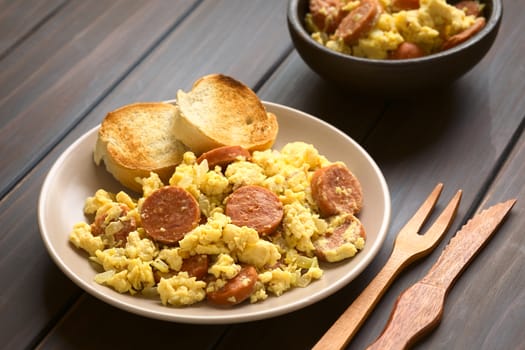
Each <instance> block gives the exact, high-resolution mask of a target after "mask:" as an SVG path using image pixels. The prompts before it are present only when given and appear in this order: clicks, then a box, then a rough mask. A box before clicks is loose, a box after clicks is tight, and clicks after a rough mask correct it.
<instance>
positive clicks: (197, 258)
mask: <svg viewBox="0 0 525 350" xmlns="http://www.w3.org/2000/svg"><path fill="white" fill-rule="evenodd" d="M208 265H209V259H208V255H206V254H200V255H194V256H191V257H189V258H186V259H184V260H183V261H182V266H181V268H180V270H181V271H186V272H187V273H188V275H189V276H190V277H195V278H196V279H198V280H202V279H204V277H206V275H207V274H208Z"/></svg>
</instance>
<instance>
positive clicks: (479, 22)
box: [442, 17, 486, 50]
mask: <svg viewBox="0 0 525 350" xmlns="http://www.w3.org/2000/svg"><path fill="white" fill-rule="evenodd" d="M485 22H486V21H485V18H484V17H478V18H476V20H475V21H474V24H472V25H471V26H470V27H468V28H467V29H465V30H464V31H462V32H460V33H458V34H455V35H452V36H451V37H450V38H448V39H447V40H446V41H445V42H444V43H443V47H442V49H443V50H448V49H450V48H452V47H454V46H457V45H459V44H461V43H464V42H465V41H467V40H468V39H470V38H471V37H473V36H474V35H475V34H476V33H478V32H479V31H480V30H481V29H482V28H483V27H484V26H485Z"/></svg>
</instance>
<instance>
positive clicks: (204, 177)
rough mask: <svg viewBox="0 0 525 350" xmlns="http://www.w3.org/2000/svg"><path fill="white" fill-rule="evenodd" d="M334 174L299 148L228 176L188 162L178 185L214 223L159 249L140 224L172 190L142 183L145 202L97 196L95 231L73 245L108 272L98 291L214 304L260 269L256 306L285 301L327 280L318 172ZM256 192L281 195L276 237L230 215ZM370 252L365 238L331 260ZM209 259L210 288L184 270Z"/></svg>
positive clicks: (79, 233) (261, 156)
mask: <svg viewBox="0 0 525 350" xmlns="http://www.w3.org/2000/svg"><path fill="white" fill-rule="evenodd" d="M330 164H332V163H331V162H330V161H328V160H327V159H326V158H325V157H324V156H322V155H320V154H319V152H318V151H317V150H316V149H315V148H314V147H313V146H312V145H310V144H306V143H303V142H293V143H289V144H287V145H285V146H284V147H283V148H282V149H281V151H277V150H266V151H256V152H253V154H252V158H251V160H250V161H248V160H245V159H238V160H237V161H235V162H233V163H231V164H230V165H229V166H227V168H226V169H221V168H220V167H218V166H217V167H215V169H208V165H207V162H206V161H204V162H201V163H200V164H198V163H197V160H196V157H195V155H194V154H193V153H192V152H187V153H185V155H184V158H183V162H182V163H181V164H180V165H179V166H177V168H176V169H175V172H174V173H173V175H172V177H171V179H170V180H169V185H172V186H179V187H182V188H184V189H186V190H187V191H188V192H189V193H191V195H192V196H194V197H195V199H196V200H197V202H198V204H199V206H200V210H201V214H202V215H203V217H205V222H204V223H202V222H201V224H200V225H198V226H197V227H196V228H195V229H193V230H191V231H190V232H188V233H186V235H185V236H184V238H183V239H181V240H180V241H179V242H178V245H176V246H165V245H162V244H159V243H157V242H154V241H152V240H150V239H149V238H148V237H147V235H146V233H145V230H144V229H143V228H142V227H141V224H140V221H141V219H140V215H139V213H140V208H141V205H142V203H143V202H144V200H145V198H147V197H148V196H149V195H150V194H151V193H152V192H154V191H155V190H157V189H160V188H162V187H163V186H165V185H166V184H163V183H162V181H161V180H160V179H159V177H158V176H157V174H155V173H151V175H150V176H149V177H148V178H144V179H141V182H142V187H143V197H141V198H137V199H134V198H131V197H130V196H129V195H128V194H126V193H125V192H119V193H117V194H112V193H109V192H107V191H105V190H103V189H99V190H97V191H96V193H95V194H94V196H93V197H89V198H87V200H86V202H85V206H84V212H85V214H86V215H88V216H89V217H92V218H93V223H92V224H89V223H87V222H79V223H77V224H75V225H74V227H73V230H72V232H71V233H70V236H69V240H70V242H71V243H72V244H73V245H74V246H76V247H77V248H80V249H83V250H84V251H86V252H87V253H88V255H89V259H90V260H91V261H93V262H95V263H96V264H98V265H99V266H100V271H101V272H100V273H98V274H97V275H96V276H95V281H96V282H97V283H99V284H103V285H106V286H108V287H111V288H113V289H114V290H116V291H118V292H120V293H130V294H136V293H142V294H147V295H156V297H158V298H159V299H160V301H161V302H162V303H163V304H164V305H172V306H184V305H191V304H194V303H198V302H200V301H202V300H204V299H205V298H206V293H207V292H210V291H214V290H218V289H220V288H221V287H223V286H224V285H225V284H226V283H227V282H228V280H230V279H232V278H233V277H235V276H236V275H237V274H238V273H239V271H240V270H241V266H242V265H243V264H249V265H252V266H254V267H255V268H256V269H257V273H258V279H257V282H256V285H255V291H254V292H253V293H252V294H251V296H250V302H252V303H254V302H258V301H261V300H264V299H266V298H268V296H269V295H274V296H280V295H282V294H283V293H285V292H286V291H288V290H290V289H291V288H295V287H306V286H308V285H309V284H310V283H311V282H312V281H314V280H317V279H320V278H321V277H322V275H323V270H322V269H321V268H320V266H319V262H318V260H317V257H316V256H315V254H314V253H315V252H314V244H313V242H314V241H315V240H316V239H321V238H323V235H324V233H325V232H327V231H329V230H330V227H329V226H330V223H329V222H328V221H327V220H325V219H323V218H321V217H320V216H319V214H318V209H317V208H316V205H315V203H314V200H313V199H312V194H311V190H310V180H311V177H312V175H313V172H314V171H315V170H316V169H319V168H320V167H323V166H327V165H330ZM246 184H251V185H259V186H263V187H265V188H267V189H269V190H271V191H273V192H274V193H275V194H276V195H277V196H278V197H279V199H280V201H281V202H282V204H283V209H284V210H283V211H284V217H283V220H282V223H281V225H280V227H279V228H278V230H277V232H276V233H274V234H272V235H271V236H269V237H268V236H267V237H260V236H259V234H258V233H257V231H256V230H254V229H252V228H249V227H245V226H243V227H239V226H236V225H234V224H232V223H231V219H230V218H229V217H228V216H227V215H225V213H224V211H225V209H224V203H225V199H226V197H227V196H228V195H229V194H230V193H232V191H233V190H235V189H236V188H238V187H240V186H243V185H246ZM124 227H127V229H128V230H130V232H129V234H127V236H126V237H125V238H124V239H122V237H119V232H120V230H121V229H122V228H124ZM99 231H100V232H99ZM363 246H364V239H363V238H361V237H359V238H356V240H355V245H352V244H351V247H350V250H352V254H349V253H348V251H344V252H342V255H341V256H339V257H338V256H334V257H331V259H332V260H333V261H339V260H342V259H344V258H347V257H350V256H352V255H353V254H355V253H357V251H358V250H360V249H362V248H363ZM203 254H205V255H207V257H208V258H209V265H208V266H209V267H208V271H207V273H208V276H210V278H205V279H203V280H199V279H197V278H196V277H191V276H190V275H189V274H188V273H187V272H185V271H182V270H181V269H182V266H183V263H184V261H185V259H188V258H190V257H192V256H195V255H203Z"/></svg>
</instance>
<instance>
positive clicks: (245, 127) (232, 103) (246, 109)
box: [175, 74, 279, 155]
mask: <svg viewBox="0 0 525 350" xmlns="http://www.w3.org/2000/svg"><path fill="white" fill-rule="evenodd" d="M177 105H178V107H179V113H178V114H177V118H176V122H175V136H176V137H177V139H179V140H180V141H182V142H183V143H184V144H185V145H186V146H188V147H189V148H190V149H191V150H192V151H193V152H194V153H195V154H197V155H199V154H202V153H204V152H206V151H209V150H210V149H213V148H217V147H221V146H241V147H244V148H246V149H248V150H250V151H254V150H264V149H267V148H270V147H271V146H272V145H273V143H274V141H275V138H276V137H277V132H278V128H279V127H278V124H277V118H276V117H275V115H273V114H272V113H267V112H266V109H265V108H264V106H263V104H262V103H261V101H260V100H259V98H258V97H257V95H256V94H255V93H254V92H253V91H252V90H251V89H250V88H249V87H247V86H246V85H244V84H242V83H241V82H239V81H237V80H235V79H233V78H230V77H227V76H224V75H221V74H212V75H207V76H204V77H202V78H200V79H198V80H197V81H196V82H195V83H194V84H193V87H192V89H191V91H190V92H188V93H186V92H184V91H182V90H179V91H178V92H177Z"/></svg>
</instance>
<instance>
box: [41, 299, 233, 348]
mask: <svg viewBox="0 0 525 350" xmlns="http://www.w3.org/2000/svg"><path fill="white" fill-rule="evenodd" d="M225 327H226V326H222V325H198V326H196V325H189V324H182V323H172V322H164V321H158V320H152V319H149V318H145V317H142V316H138V315H134V314H130V313H127V312H125V311H122V310H119V309H116V308H114V307H112V306H110V305H108V304H101V303H100V302H99V301H98V300H97V299H95V298H93V297H92V296H90V295H88V294H84V295H83V296H82V297H81V298H80V300H79V302H78V303H77V304H76V305H75V306H74V307H73V308H71V310H70V312H69V315H68V317H67V318H65V319H64V320H63V321H62V322H61V323H60V324H59V325H58V327H57V328H56V329H55V330H53V332H52V333H51V334H50V335H49V336H48V337H47V338H46V339H44V341H43V342H42V343H41V344H40V345H39V346H38V347H37V349H39V350H45V349H50V350H56V349H153V348H155V347H157V346H158V347H159V348H160V346H161V345H164V347H171V348H177V349H180V348H181V349H195V350H198V349H211V348H212V346H213V344H215V343H217V342H218V341H219V339H220V337H221V335H222V333H223V332H224V328H225ZM101 344H103V347H101Z"/></svg>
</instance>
